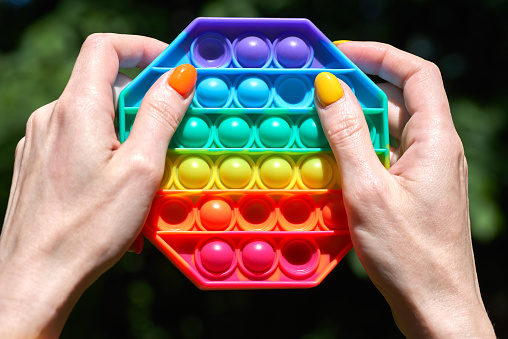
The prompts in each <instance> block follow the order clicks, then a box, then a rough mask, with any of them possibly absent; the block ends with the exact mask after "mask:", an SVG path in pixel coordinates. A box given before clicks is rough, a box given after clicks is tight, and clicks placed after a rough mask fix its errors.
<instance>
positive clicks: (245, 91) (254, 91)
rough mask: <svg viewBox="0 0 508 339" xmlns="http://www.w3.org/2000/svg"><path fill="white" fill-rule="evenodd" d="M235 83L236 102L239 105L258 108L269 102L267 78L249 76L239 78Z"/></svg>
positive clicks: (269, 89) (269, 87)
mask: <svg viewBox="0 0 508 339" xmlns="http://www.w3.org/2000/svg"><path fill="white" fill-rule="evenodd" d="M238 80H239V82H238V83H237V84H236V98H235V99H236V101H235V102H236V103H237V104H238V105H239V106H241V107H246V108H260V107H265V106H267V105H269V104H270V102H271V100H270V99H271V93H272V91H271V86H269V85H268V82H269V80H268V78H266V77H263V78H261V77H257V76H250V77H246V78H239V79H238Z"/></svg>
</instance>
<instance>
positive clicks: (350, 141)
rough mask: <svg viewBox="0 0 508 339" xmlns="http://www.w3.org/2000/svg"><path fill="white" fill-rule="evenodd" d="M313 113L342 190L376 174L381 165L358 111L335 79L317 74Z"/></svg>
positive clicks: (352, 96)
mask: <svg viewBox="0 0 508 339" xmlns="http://www.w3.org/2000/svg"><path fill="white" fill-rule="evenodd" d="M314 86H315V91H316V109H317V112H318V115H319V119H320V121H321V125H322V126H323V130H324V132H325V134H326V136H327V138H328V142H329V143H330V147H331V148H332V151H333V153H334V155H335V158H336V159H337V164H338V166H339V171H340V174H341V180H342V185H343V187H344V186H346V185H348V183H353V182H358V180H361V179H359V178H361V177H362V176H363V177H366V178H367V177H370V178H372V175H373V174H375V173H380V171H381V168H382V165H381V162H380V161H379V159H378V158H377V156H376V153H375V151H374V148H373V147H372V142H371V139H370V133H369V128H368V126H367V122H366V120H365V116H364V114H363V110H362V107H361V106H360V103H359V102H358V100H357V99H356V97H355V95H354V94H353V92H352V91H351V89H350V88H349V87H348V86H347V85H346V84H345V83H344V82H342V81H340V80H338V79H337V77H335V75H333V74H331V73H328V72H323V73H320V74H318V76H317V77H316V80H315V83H314Z"/></svg>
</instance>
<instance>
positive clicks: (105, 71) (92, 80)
mask: <svg viewBox="0 0 508 339" xmlns="http://www.w3.org/2000/svg"><path fill="white" fill-rule="evenodd" d="M166 47H167V44H165V43H163V42H161V41H158V40H155V39H151V38H147V37H142V36H132V35H118V34H93V35H91V36H89V37H88V38H87V39H86V41H85V42H84V43H83V46H82V48H81V51H80V53H79V56H78V58H77V60H76V63H75V65H74V69H73V70H72V75H71V77H70V79H69V82H68V84H67V86H66V88H65V90H64V93H63V94H62V96H61V98H60V100H61V101H64V102H70V103H72V102H76V104H77V105H79V104H80V102H79V100H77V99H79V97H80V96H82V95H85V96H86V95H88V94H89V95H93V96H94V98H95V99H96V100H94V103H95V104H96V105H98V106H99V107H88V111H89V112H90V113H92V112H94V111H95V112H100V113H102V112H104V111H106V112H108V113H109V115H110V117H111V119H113V118H114V114H115V112H114V109H113V105H112V104H111V103H112V102H113V99H112V89H111V88H112V86H113V84H114V82H115V80H116V78H117V75H118V69H119V68H132V67H140V68H144V67H146V66H147V65H148V64H149V63H150V62H152V61H153V60H154V59H155V58H156V57H157V56H158V55H159V54H160V53H162V51H163V50H164V49H165V48H166ZM65 99H68V100H65ZM87 104H88V105H90V103H87Z"/></svg>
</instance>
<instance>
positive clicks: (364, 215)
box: [315, 42, 495, 337]
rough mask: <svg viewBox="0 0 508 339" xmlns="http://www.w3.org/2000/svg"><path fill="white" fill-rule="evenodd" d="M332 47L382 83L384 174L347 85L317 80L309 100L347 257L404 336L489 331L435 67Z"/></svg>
mask: <svg viewBox="0 0 508 339" xmlns="http://www.w3.org/2000/svg"><path fill="white" fill-rule="evenodd" d="M339 48H340V49H341V51H342V52H343V53H344V54H346V55H347V56H348V57H349V58H350V59H351V60H352V61H353V62H354V63H355V64H356V65H357V66H358V67H359V68H360V69H361V70H363V71H364V72H365V73H368V74H374V75H378V76H380V77H381V78H383V79H384V80H386V81H388V83H386V84H382V85H381V86H380V87H381V88H382V89H383V90H384V91H385V93H386V94H387V96H388V101H389V104H388V123H389V129H390V134H391V135H392V136H393V137H395V138H396V139H397V141H398V146H397V147H396V148H392V150H391V151H392V152H391V168H390V169H389V170H386V169H385V168H384V167H383V166H382V164H381V163H380V161H379V159H378V158H377V156H376V154H375V152H374V150H373V148H372V144H371V141H370V136H369V130H368V127H367V123H366V121H365V118H364V115H363V113H362V109H361V107H360V105H359V103H358V101H357V100H356V98H355V97H354V95H353V93H352V92H351V90H350V89H349V88H348V87H347V85H346V84H345V83H343V82H340V85H339V82H337V79H336V78H335V77H334V76H333V75H331V76H326V75H325V74H320V75H319V76H318V78H317V79H316V84H315V85H316V97H317V100H316V106H317V110H318V113H319V117H320V119H321V123H322V126H323V129H324V131H325V133H326V135H327V137H328V140H329V142H330V145H331V147H332V149H333V152H334V154H335V157H336V159H337V162H338V166H339V170H340V173H341V178H342V189H343V196H344V204H345V207H346V211H347V215H348V222H349V228H350V233H351V238H352V241H353V245H354V247H355V250H356V253H357V254H358V257H359V259H360V261H361V263H362V265H363V266H364V268H365V270H366V271H367V273H368V275H369V277H370V278H371V280H372V282H373V283H374V284H375V286H376V287H377V288H378V289H379V290H380V292H381V293H382V294H383V296H384V297H385V298H386V300H387V301H388V303H389V305H390V307H391V309H392V312H393V315H394V319H395V321H396V323H397V325H398V326H399V328H400V329H401V331H402V332H403V333H404V334H405V335H407V336H410V337H476V336H489V337H494V336H495V334H494V331H493V329H492V325H491V323H490V320H489V319H488V316H487V314H486V311H485V308H484V305H483V302H482V298H481V295H480V290H479V286H478V280H477V276H476V268H475V263H474V256H473V250H472V245H471V235H470V224H469V211H468V208H469V206H468V193H467V164H466V159H465V157H464V150H463V146H462V142H461V140H460V138H459V136H458V134H457V132H456V131H455V128H454V125H453V121H452V117H451V114H450V109H449V105H448V100H447V97H446V93H445V90H444V86H443V83H442V80H441V75H440V72H439V69H438V68H437V67H436V66H435V65H434V64H432V63H430V62H428V61H425V60H423V59H420V58H418V57H416V56H413V55H411V54H408V53H405V52H402V51H400V50H397V49H395V48H394V47H391V46H388V45H384V44H379V43H364V42H347V43H344V44H340V45H339Z"/></svg>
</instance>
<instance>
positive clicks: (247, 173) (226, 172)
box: [219, 157, 252, 188]
mask: <svg viewBox="0 0 508 339" xmlns="http://www.w3.org/2000/svg"><path fill="white" fill-rule="evenodd" d="M251 176H252V169H251V167H250V165H249V163H248V162H247V161H246V160H245V159H242V158H240V157H231V158H228V159H226V160H224V161H223V162H222V164H221V165H220V167H219V177H220V180H221V181H222V183H223V184H224V185H225V186H227V187H229V188H243V187H245V186H247V185H248V184H249V182H250V179H251Z"/></svg>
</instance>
